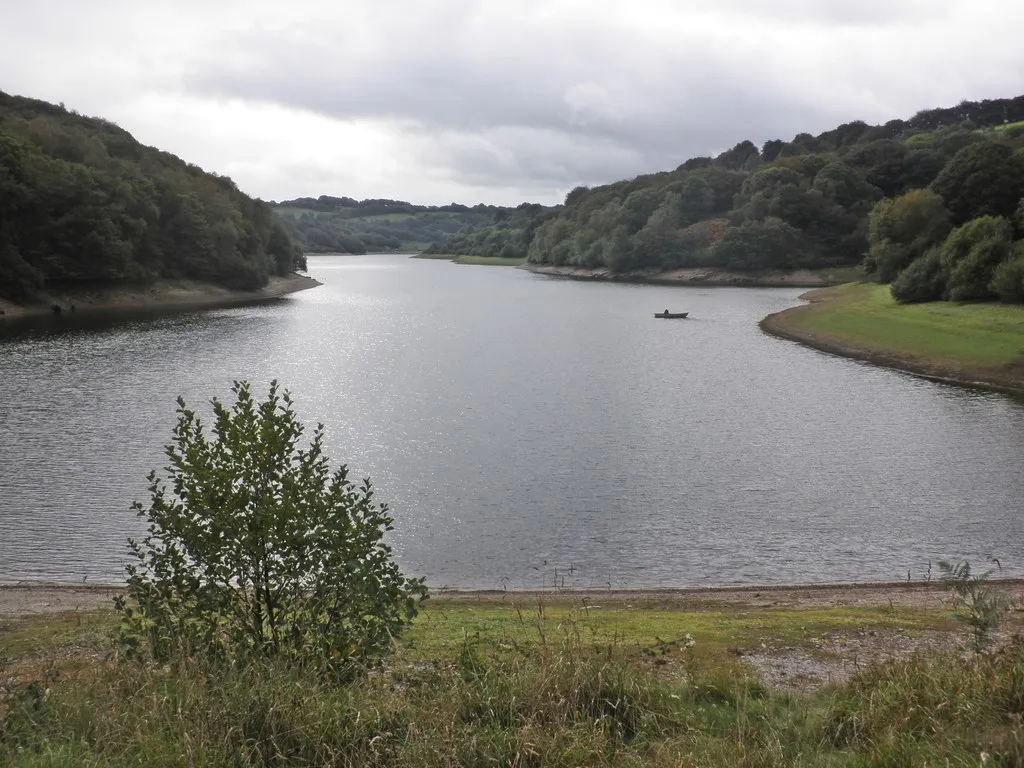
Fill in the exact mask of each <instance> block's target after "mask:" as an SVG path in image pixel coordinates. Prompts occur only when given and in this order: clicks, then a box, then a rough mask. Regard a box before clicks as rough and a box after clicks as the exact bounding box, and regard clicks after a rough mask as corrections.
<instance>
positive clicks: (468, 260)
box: [414, 253, 526, 267]
mask: <svg viewBox="0 0 1024 768" xmlns="http://www.w3.org/2000/svg"><path fill="white" fill-rule="evenodd" d="M414 258H417V259H440V260H442V261H454V262H455V263H456V264H479V265H483V266H488V267H518V266H519V265H520V264H525V263H526V259H506V258H502V257H501V256H469V255H466V254H461V255H459V254H454V253H419V254H416V256H415V257H414Z"/></svg>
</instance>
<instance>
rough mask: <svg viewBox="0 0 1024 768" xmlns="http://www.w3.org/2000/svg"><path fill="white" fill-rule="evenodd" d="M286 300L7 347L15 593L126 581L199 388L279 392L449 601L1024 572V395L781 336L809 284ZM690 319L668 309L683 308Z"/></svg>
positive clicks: (331, 275)
mask: <svg viewBox="0 0 1024 768" xmlns="http://www.w3.org/2000/svg"><path fill="white" fill-rule="evenodd" d="M310 274H312V275H313V276H314V277H316V278H317V279H319V280H321V281H322V282H323V283H324V285H323V286H321V287H320V288H316V289H313V290H310V291H305V292H303V293H299V294H296V295H294V296H291V297H289V298H286V299H284V300H280V301H277V302H272V303H268V304H263V305H259V306H251V307H242V308H232V309H225V310H214V311H203V312H194V313H187V314H176V315H165V316H156V317H153V316H148V317H134V318H102V319H84V320H83V319H80V318H55V319H52V320H47V321H46V322H41V323H38V324H36V325H34V326H30V327H24V326H18V327H16V328H13V329H8V331H7V333H6V337H0V383H2V387H0V425H2V434H0V580H3V581H16V580H28V581H73V582H78V581H81V580H82V579H84V578H87V579H88V580H89V581H90V583H91V582H99V581H104V582H110V581H117V580H118V579H119V578H120V576H121V572H122V571H121V566H122V562H123V558H124V547H123V542H124V540H125V537H126V536H128V535H138V534H139V533H140V532H141V530H142V525H141V523H140V521H138V520H137V519H136V518H135V517H134V516H133V514H132V513H131V511H130V509H129V507H130V504H131V502H132V501H133V500H136V499H138V500H144V499H145V490H146V482H145V476H146V474H147V472H148V471H149V470H150V469H153V468H157V467H160V466H163V464H164V457H163V455H162V446H163V445H164V444H165V443H167V442H168V440H169V438H170V430H171V427H172V426H173V423H174V407H175V406H174V401H175V398H176V397H177V396H178V395H183V396H184V397H185V398H186V400H187V401H188V402H189V404H190V405H195V406H201V407H205V406H203V404H204V403H205V402H206V401H208V399H209V398H210V397H211V396H213V395H218V396H220V397H221V398H228V397H229V396H230V392H229V389H230V385H231V381H232V380H233V379H238V378H245V379H249V380H251V381H252V382H254V384H255V386H256V389H257V391H258V393H261V394H262V392H263V391H264V390H265V387H266V385H267V383H268V382H269V381H270V379H272V378H279V379H280V380H281V381H282V382H283V383H284V384H286V385H287V386H288V387H289V388H290V389H291V391H292V393H293V395H294V397H295V400H296V404H297V408H298V410H299V413H300V415H302V416H303V418H304V419H306V420H307V421H308V422H309V423H310V424H313V423H315V422H317V421H321V422H323V423H324V424H326V425H327V443H328V455H329V456H330V457H331V458H332V459H334V460H336V461H345V462H347V463H348V464H349V466H350V467H351V469H352V471H353V473H354V474H355V475H357V476H364V475H369V476H370V477H371V478H372V480H373V482H374V485H375V486H376V487H377V488H378V489H379V496H380V498H382V499H384V500H386V501H387V502H389V503H390V504H391V507H392V512H393V514H394V516H395V518H396V530H395V531H394V532H393V535H392V538H391V541H392V543H393V545H394V547H395V550H396V553H397V556H398V557H399V559H400V561H401V564H402V566H403V567H404V568H405V570H406V571H408V572H410V573H413V574H417V575H421V576H426V577H427V579H428V581H429V582H430V583H431V584H432V585H433V586H435V587H438V586H443V585H447V586H458V587H467V588H501V587H508V588H521V587H534V586H541V585H548V586H551V585H555V584H558V585H561V584H562V583H563V580H564V584H565V585H566V586H569V585H574V586H607V585H611V586H613V587H643V586H669V585H672V586H682V585H703V584H734V583H751V582H765V583H768V582H794V581H800V582H804V581H846V580H878V579H894V578H895V579H898V578H906V575H907V571H908V570H909V571H910V572H911V574H912V576H913V577H914V578H918V577H920V576H922V575H923V574H924V573H925V571H926V569H927V565H928V562H929V561H932V562H933V563H934V561H935V560H936V559H938V558H958V557H966V558H970V559H971V560H972V561H974V562H977V563H982V562H984V561H985V560H986V558H988V557H990V556H995V557H998V558H999V559H1000V560H1001V562H1002V564H1003V566H1004V568H1006V569H1007V571H1006V572H1007V573H1014V574H1024V567H1022V566H1024V536H1022V533H1024V515H1022V512H1024V504H1022V501H1024V473H1022V472H1021V466H1022V463H1024V405H1022V404H1021V403H1020V402H1019V401H1015V400H1013V399H1010V398H1007V397H1005V396H1001V395H995V394H988V393H982V392H977V391H971V390H965V389H958V388H954V387H950V386H946V385H941V384H936V383H932V382H928V381H925V380H922V379H917V378H914V377H911V376H908V375H905V374H900V373H897V372H894V371H889V370H885V369H881V368H875V367H871V366H868V365H865V364H862V363H858V362H854V361H849V360H844V359H841V358H836V357H831V356H828V355H824V354H821V353H819V352H816V351H813V350H809V349H806V348H803V347H800V346H798V345H796V344H793V343H790V342H786V341H782V340H779V339H775V338H773V337H770V336H767V335H764V334H762V333H761V332H760V331H759V330H758V328H757V325H756V322H757V320H758V319H759V318H761V317H763V316H764V315H765V314H767V313H769V312H773V311H776V310H779V309H782V308H784V307H787V306H791V305H794V304H796V303H797V298H796V297H797V296H798V294H799V293H800V291H799V290H797V289H771V288H766V289H749V288H747V289H741V288H735V289H733V288H707V289H702V288H677V287H660V286H630V285H617V284H602V283H581V282H572V281H564V280H555V279H549V278H543V277H539V276H535V275H531V274H529V273H526V272H524V271H521V270H515V269H508V268H497V267H476V266H462V265H455V264H451V263H448V262H438V261H427V260H415V259H409V258H406V257H403V256H365V257H353V256H347V257H334V256H326V257H311V258H310ZM666 307H667V308H669V309H670V310H673V311H689V312H690V313H691V319H689V320H655V319H654V318H653V317H652V315H653V313H654V312H656V311H661V310H663V309H665V308H666Z"/></svg>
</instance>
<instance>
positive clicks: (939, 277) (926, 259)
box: [890, 248, 946, 304]
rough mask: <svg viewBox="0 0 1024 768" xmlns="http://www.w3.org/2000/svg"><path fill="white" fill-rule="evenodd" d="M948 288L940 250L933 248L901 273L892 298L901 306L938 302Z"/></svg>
mask: <svg viewBox="0 0 1024 768" xmlns="http://www.w3.org/2000/svg"><path fill="white" fill-rule="evenodd" d="M945 288H946V276H945V273H944V272H943V270H942V260H941V259H940V257H939V249H938V248H932V249H931V250H930V251H928V253H926V254H925V255H924V256H921V257H919V258H917V259H915V260H914V261H913V262H912V263H911V264H910V266H909V267H907V268H906V269H904V270H903V271H902V272H900V275H899V277H897V278H896V279H895V280H894V281H893V283H892V286H891V288H890V290H891V291H892V297H893V298H894V299H896V301H898V302H900V303H901V304H910V303H913V302H919V301H938V300H939V299H941V298H942V294H943V292H944V291H945Z"/></svg>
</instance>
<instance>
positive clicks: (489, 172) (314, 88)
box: [185, 4, 872, 185]
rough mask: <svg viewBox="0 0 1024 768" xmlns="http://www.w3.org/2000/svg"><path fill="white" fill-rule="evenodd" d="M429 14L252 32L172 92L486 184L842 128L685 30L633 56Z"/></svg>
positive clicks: (595, 31) (541, 33)
mask: <svg viewBox="0 0 1024 768" xmlns="http://www.w3.org/2000/svg"><path fill="white" fill-rule="evenodd" d="M428 7H429V4H424V5H421V6H419V8H420V11H419V12H418V13H414V14H413V20H412V21H410V19H408V18H404V19H397V20H396V18H395V17H393V16H388V17H380V16H374V14H373V13H370V15H369V16H368V17H365V18H364V17H361V19H362V21H363V24H361V25H358V26H349V25H339V26H337V27H332V26H330V25H326V26H325V25H323V24H317V23H312V22H311V23H308V24H299V25H296V26H294V27H291V28H290V29H287V30H284V31H269V30H252V31H249V32H247V33H244V34H240V35H236V36H234V37H232V38H230V39H227V40H225V41H224V42H223V44H222V45H221V46H219V48H218V50H217V52H216V54H214V55H211V56H210V57H208V58H207V59H206V60H203V61H201V62H198V63H197V64H196V65H195V67H194V68H193V71H192V73H191V74H190V75H189V76H188V77H187V78H186V81H185V82H186V85H187V87H188V88H190V89H193V90H194V91H195V92H198V93H201V94H204V95H207V96H210V95H212V96H217V97H223V98H244V99H249V100H253V101H270V102H274V103H278V104H282V105H286V106H288V107H293V108H299V109H304V110H309V111H312V112H315V113H318V114H322V115H327V116H330V117H333V118H337V119H346V120H347V119H361V118H374V119H388V120H393V121H396V123H398V124H400V125H402V126H404V129H405V130H406V131H407V132H408V133H409V134H411V135H414V136H419V137H421V138H423V137H430V138H431V139H432V140H433V141H434V143H435V146H434V147H432V148H431V149H429V150H425V151H424V152H423V153H422V154H423V157H424V160H425V161H426V162H431V161H434V162H437V161H439V160H440V159H441V158H443V159H444V161H445V162H450V163H451V166H452V168H454V169H455V170H457V171H461V172H464V173H466V174H468V175H469V177H471V178H473V179H477V180H479V181H484V177H487V182H488V183H495V184H500V183H504V182H503V180H505V181H507V180H511V179H528V178H539V179H545V180H551V181H552V182H555V181H558V182H561V183H564V184H567V185H572V184H574V183H579V182H587V183H595V182H598V181H608V180H611V179H614V178H620V177H622V176H624V175H633V174H635V173H639V172H645V171H652V170H657V169H664V168H666V167H671V166H674V165H675V164H678V163H679V162H681V161H682V160H685V159H686V158H687V157H690V156H693V155H695V154H704V153H708V152H711V151H714V150H720V149H725V148H727V147H729V146H731V145H732V144H735V143H736V142H737V141H740V140H742V139H745V138H751V139H754V140H757V141H763V140H764V139H766V138H772V137H789V136H792V135H793V133H795V132H796V131H798V130H803V129H805V128H806V127H807V126H814V125H818V126H821V127H822V128H825V127H831V125H834V124H835V122H837V121H838V120H839V118H840V117H841V113H839V112H838V111H837V110H835V109H833V108H832V107H830V106H829V105H827V104H814V103H811V102H810V101H809V100H808V99H807V98H806V97H805V96H801V95H800V94H799V93H798V92H797V91H798V90H799V89H798V88H794V89H793V92H791V93H786V92H780V91H778V90H776V89H774V88H772V87H771V84H770V83H769V82H766V77H765V66H764V65H765V62H764V61H763V53H762V52H760V51H757V50H737V47H736V46H732V47H731V48H726V47H723V45H722V40H720V39H715V38H713V37H709V36H708V35H707V34H706V32H705V31H704V30H702V29H699V28H696V29H693V30H690V31H686V30H682V31H681V33H680V35H679V36H678V37H677V38H675V39H671V40H669V41H665V40H664V39H662V40H654V41H646V40H644V39H641V38H638V37H636V34H635V33H630V32H629V31H628V30H623V29H621V28H618V27H616V26H615V25H614V24H608V23H604V22H603V21H602V20H601V19H591V18H589V17H583V18H581V19H580V20H579V21H578V23H574V24H570V25H566V24H549V25H546V24H544V23H542V22H539V21H538V20H537V19H535V18H534V17H531V16H529V15H524V16H523V17H522V18H504V19H498V20H490V21H489V22H488V20H483V21H482V20H481V19H480V18H478V17H477V16H474V15H473V14H472V13H467V14H465V15H461V16H460V15H458V14H450V13H447V14H442V15H441V16H440V17H439V18H438V19H435V18H434V17H433V16H432V15H431V14H430V13H426V12H424V10H423V9H425V8H428ZM496 22H505V23H504V24H502V23H496ZM771 44H772V41H771V40H770V39H769V40H767V41H766V45H767V46H768V47H769V48H770V46H771ZM768 63H769V64H770V63H771V62H768ZM859 116H866V117H868V118H870V117H872V115H863V110H860V115H859ZM499 147H500V149H499Z"/></svg>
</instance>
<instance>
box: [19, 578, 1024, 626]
mask: <svg viewBox="0 0 1024 768" xmlns="http://www.w3.org/2000/svg"><path fill="white" fill-rule="evenodd" d="M985 583H986V585H989V586H991V587H994V588H997V589H1000V590H1002V591H1003V592H1006V593H1007V594H1009V595H1010V596H1011V597H1013V598H1015V599H1017V600H1022V599H1024V578H1006V579H989V580H987V581H986V582H985ZM123 592H124V588H123V587H114V586H99V585H96V586H85V585H71V584H52V583H45V582H39V583H32V584H26V583H20V584H7V585H0V618H22V617H26V616H34V615H40V614H50V613H67V612H80V611H94V610H101V609H103V608H104V607H109V603H110V600H111V599H112V598H113V597H115V596H117V595H119V594H122V593H123ZM948 594H949V593H948V590H947V589H946V588H945V587H943V585H942V582H941V580H938V579H936V580H934V581H910V582H908V581H884V582H854V583H811V584H770V585H741V586H721V587H674V588H673V587H666V588H662V587H654V588H649V589H648V588H644V589H611V590H608V589H601V588H595V589H553V588H552V589H542V590H537V589H526V590H507V591H506V590H500V589H483V590H460V589H439V590H437V591H436V592H431V593H430V598H429V602H435V601H436V602H438V603H446V602H451V603H456V602H458V603H505V602H516V601H519V602H551V603H566V602H576V601H579V602H582V603H584V604H585V605H586V604H589V605H590V607H596V606H598V605H599V604H602V603H603V604H607V605H616V606H623V607H634V604H641V606H642V605H650V604H658V605H660V606H667V607H678V608H685V607H690V608H693V607H700V606H706V605H708V604H714V603H744V604H749V605H750V606H752V607H758V608H773V607H774V608H779V607H781V608H786V607H804V608H808V607H815V608H817V607H837V606H867V605H887V604H893V605H906V606H913V607H926V606H938V605H941V604H943V603H944V601H945V600H946V599H947V598H948Z"/></svg>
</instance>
